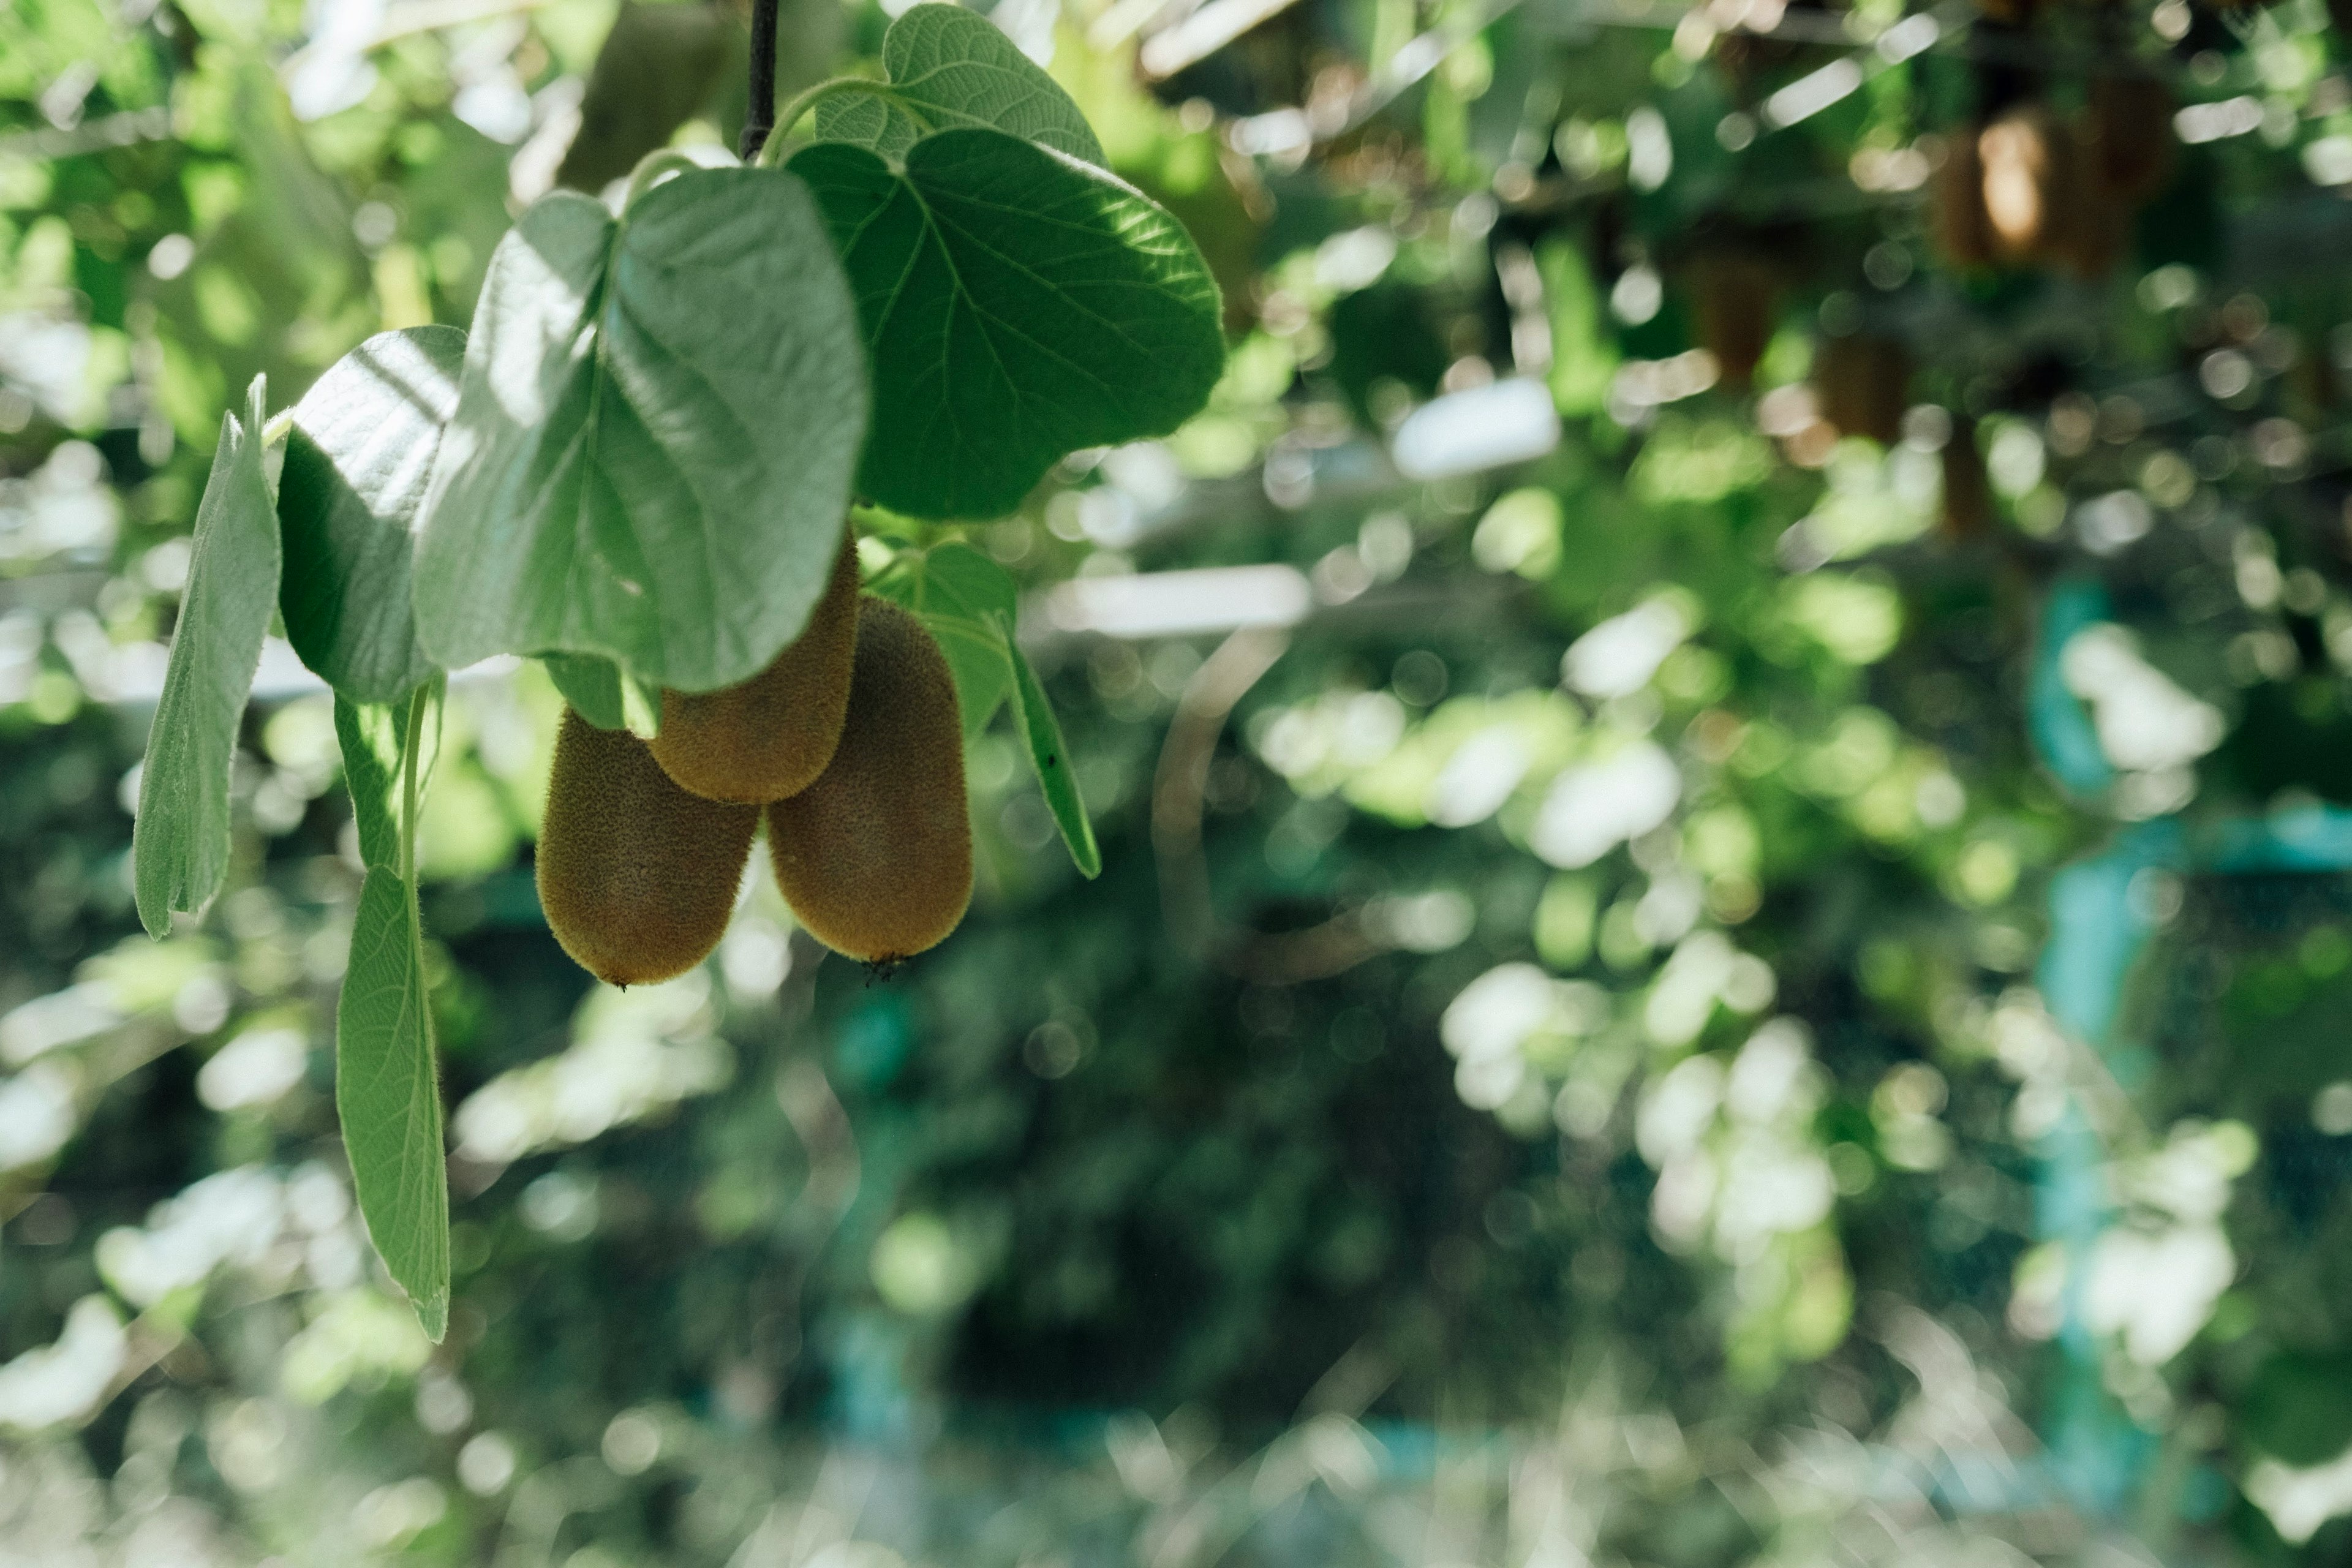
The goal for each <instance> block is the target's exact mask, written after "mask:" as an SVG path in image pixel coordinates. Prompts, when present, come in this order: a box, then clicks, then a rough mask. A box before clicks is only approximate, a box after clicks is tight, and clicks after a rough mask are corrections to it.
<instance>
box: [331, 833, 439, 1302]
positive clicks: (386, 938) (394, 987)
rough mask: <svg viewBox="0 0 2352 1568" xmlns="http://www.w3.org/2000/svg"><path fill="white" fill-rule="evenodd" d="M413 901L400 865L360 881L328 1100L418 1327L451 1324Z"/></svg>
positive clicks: (378, 1243)
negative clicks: (332, 1091)
mask: <svg viewBox="0 0 2352 1568" xmlns="http://www.w3.org/2000/svg"><path fill="white" fill-rule="evenodd" d="M424 961H425V952H424V942H423V935H422V932H421V931H419V930H418V928H417V923H416V900H415V895H414V894H413V893H412V892H411V890H410V888H409V885H408V884H407V883H406V882H404V881H403V880H402V879H401V877H400V874H399V872H397V871H394V870H388V869H385V868H383V867H371V868H369V870H368V873H367V879H366V880H364V881H363V882H362V883H361V884H360V907H359V912H358V915H357V917H356V919H355V920H354V921H353V923H352V956H351V966H350V967H349V968H348V969H347V970H346V971H345V972H344V974H343V994H342V999H341V1003H340V1004H339V1005H337V1007H336V1009H335V1110H336V1113H337V1115H338V1116H339V1117H340V1118H341V1121H342V1125H343V1147H344V1149H345V1150H346V1151H347V1152H349V1154H350V1156H351V1163H352V1186H353V1187H354V1188H355V1189H356V1190H357V1192H358V1194H359V1204H360V1215H361V1217H362V1218H363V1219H365V1220H366V1221H367V1229H368V1238H369V1239H370V1240H371V1241H373V1242H374V1243H375V1249H376V1251H377V1252H378V1253H379V1254H381V1255H382V1257H383V1263H384V1267H385V1268H388V1269H390V1270H391V1271H392V1277H393V1279H395V1280H397V1281H398V1282H399V1284H400V1288H401V1289H403V1290H405V1291H407V1292H408V1300H409V1302H410V1304H411V1305H412V1306H414V1307H415V1309H416V1319H417V1321H418V1322H420V1323H422V1324H424V1326H425V1333H426V1334H428V1335H430V1336H431V1337H432V1338H433V1339H435V1340H436V1341H437V1340H439V1339H440V1338H441V1336H442V1334H443V1333H444V1332H446V1331H447V1329H448V1325H449V1173H448V1163H447V1160H446V1155H445V1153H444V1152H443V1147H442V1134H441V1089H440V1084H439V1082H438V1081H437V1075H436V1071H435V1068H434V1060H433V1016H432V1012H431V1010H430V1008H429V1007H428V1006H427V1005H426V1000H425V962H424Z"/></svg>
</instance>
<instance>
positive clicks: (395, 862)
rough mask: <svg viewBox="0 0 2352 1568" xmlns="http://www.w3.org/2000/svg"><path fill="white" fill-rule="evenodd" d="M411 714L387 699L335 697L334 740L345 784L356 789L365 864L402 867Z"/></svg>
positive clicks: (355, 807) (355, 815)
mask: <svg viewBox="0 0 2352 1568" xmlns="http://www.w3.org/2000/svg"><path fill="white" fill-rule="evenodd" d="M405 721H406V715H405V714H404V712H402V711H401V710H399V709H397V708H393V707H388V706H385V705H383V704H382V703H375V702H367V703H359V702H353V701H352V700H351V699H350V698H348V697H344V696H341V695H340V694H338V695H337V696H336V698H335V739H336V741H337V742H340V743H341V746H342V752H343V784H344V787H345V788H347V789H349V790H350V791H351V792H352V824H353V826H356V827H357V828H358V829H359V837H360V862H361V864H362V865H364V866H365V867H367V868H369V869H370V870H377V869H383V870H388V871H397V870H398V869H399V868H400V744H401V726H402V725H403V724H404V722H405Z"/></svg>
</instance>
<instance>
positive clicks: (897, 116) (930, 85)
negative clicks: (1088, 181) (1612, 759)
mask: <svg viewBox="0 0 2352 1568" xmlns="http://www.w3.org/2000/svg"><path fill="white" fill-rule="evenodd" d="M882 72H883V75H884V77H885V78H886V79H887V87H885V86H884V85H883V84H881V83H877V84H876V86H875V90H871V91H858V92H851V93H842V94H837V95H835V96H833V97H830V98H826V99H824V100H822V101H820V102H819V103H818V104H817V108H816V134H817V138H818V140H820V141H824V142H853V143H855V144H856V145H857V146H860V147H863V148H865V149H866V151H868V152H870V153H877V154H879V155H880V156H881V157H883V158H886V159H888V160H890V161H892V162H894V163H895V162H897V161H898V160H899V159H902V158H904V157H905V156H906V155H907V150H908V148H909V147H912V146H913V145H914V144H915V143H916V142H917V141H919V139H921V138H922V137H923V136H925V135H928V134H929V133H930V132H934V131H950V130H954V129H956V128H958V127H970V126H985V127H988V128H991V129H993V130H997V131H1003V132H1008V133H1009V134H1011V135H1014V136H1019V137H1021V138H1023V139H1024V140H1026V141H1030V142H1036V143H1037V144H1038V145H1040V146H1044V147H1051V148H1053V149H1054V151H1055V152H1056V153H1068V154H1069V155H1070V156H1071V157H1073V158H1078V159H1082V160H1084V161H1085V162H1087V163H1093V164H1095V165H1097V166H1098V167H1099V166H1102V165H1103V164H1105V163H1107V162H1108V160H1106V159H1105V158H1104V157H1103V150H1102V143H1101V142H1097V141H1096V140H1095V132H1094V127H1092V126H1090V125H1088V124H1087V117H1086V116H1085V115H1084V114H1081V113H1080V112H1079V111H1078V106H1077V105H1076V104H1075V103H1073V102H1071V101H1070V95H1069V94H1068V93H1066V92H1064V91H1063V90H1062V86H1061V84H1060V83H1059V82H1057V81H1055V79H1053V78H1052V77H1050V76H1047V75H1046V74H1045V71H1044V70H1043V69H1041V68H1039V67H1038V66H1037V65H1036V64H1035V63H1034V61H1032V60H1031V59H1030V58H1029V57H1028V56H1026V55H1024V54H1023V53H1022V52H1021V51H1020V50H1019V49H1018V48H1016V47H1013V40H1012V39H1011V38H1008V37H1005V36H1004V32H1003V29H1002V28H1000V27H999V26H996V24H995V23H993V22H991V21H988V20H987V19H985V18H984V17H982V16H980V15H979V14H978V13H976V12H972V11H967V10H965V9H964V8H963V7H962V6H961V5H917V6H915V7H914V8H913V9H911V10H909V11H908V12H907V13H906V14H905V15H903V16H900V17H899V18H898V20H897V21H895V22H893V23H891V24H890V30H889V32H888V33H887V34H885V35H884V36H883V38H882ZM780 129H784V130H789V129H790V127H789V126H786V127H780Z"/></svg>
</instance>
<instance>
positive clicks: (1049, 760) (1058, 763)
mask: <svg viewBox="0 0 2352 1568" xmlns="http://www.w3.org/2000/svg"><path fill="white" fill-rule="evenodd" d="M996 624H997V630H998V631H999V633H1000V634H1001V635H1002V636H1003V639H1004V658H1005V662H1006V663H1007V665H1009V666H1010V668H1011V670H1012V676H1013V716H1014V717H1015V718H1017V719H1018V720H1019V721H1020V722H1021V736H1022V739H1023V740H1024V741H1026V742H1028V743H1029V765H1030V767H1031V768H1033V769H1034V770H1035V772H1036V774H1037V786H1038V788H1040V789H1042V790H1043V791H1045V805H1046V807H1047V809H1049V810H1050V811H1052V812H1053V814H1054V825H1055V826H1056V827H1059V828H1060V829H1061V830H1062V842H1063V843H1064V844H1066V845H1067V846H1068V847H1069V851H1070V858H1071V859H1072V860H1073V861H1074V862H1076V865H1077V868H1078V871H1079V873H1080V874H1081V875H1083V876H1087V877H1093V876H1097V875H1099V874H1100V872H1101V871H1102V850H1101V849H1100V848H1099V847H1097V846H1096V844H1095V825H1094V824H1093V823H1092V822H1091V821H1089V820H1088V819H1087V803H1086V801H1085V800H1084V799H1083V798H1082V797H1081V796H1080V795H1079V794H1078V777H1077V774H1076V773H1073V772H1072V771H1071V770H1070V754H1069V749H1068V748H1067V747H1066V746H1065V745H1064V744H1063V743H1062V723H1061V721H1060V720H1058V719H1056V718H1055V717H1054V705H1053V704H1052V703H1051V702H1049V701H1047V700H1045V686H1044V684H1043V683H1041V682H1040V681H1039V680H1038V679H1037V672H1036V671H1035V670H1034V669H1032V668H1029V658H1028V656H1027V655H1026V654H1024V653H1023V652H1022V651H1021V645H1020V644H1019V643H1017V642H1015V641H1013V623H1012V622H1011V621H1010V620H1004V619H1000V620H999V621H998V622H997V623H996Z"/></svg>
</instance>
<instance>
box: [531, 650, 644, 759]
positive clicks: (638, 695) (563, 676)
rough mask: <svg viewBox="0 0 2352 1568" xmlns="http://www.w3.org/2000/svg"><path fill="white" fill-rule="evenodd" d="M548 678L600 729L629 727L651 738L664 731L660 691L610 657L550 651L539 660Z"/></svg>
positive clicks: (565, 698)
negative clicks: (648, 689) (649, 687)
mask: <svg viewBox="0 0 2352 1568" xmlns="http://www.w3.org/2000/svg"><path fill="white" fill-rule="evenodd" d="M540 662H541V664H544V665H545V666H547V678H548V679H550V680H552V681H553V682H555V689H556V690H557V691H559V692H561V693H562V697H563V700H564V701H566V702H568V703H570V704H571V705H572V707H573V708H575V709H577V710H579V712H580V717H582V718H583V719H585V720H587V721H588V722H590V723H591V724H593V725H595V726H596V728H598V729H599V730H628V731H634V732H635V733H636V734H639V735H642V736H644V737H646V739H647V740H651V739H652V738H653V737H654V736H655V735H657V734H659V733H660V732H661V694H660V693H659V692H658V691H647V690H646V688H645V684H644V683H643V682H642V681H640V680H638V679H636V678H635V676H632V675H631V674H630V673H629V672H628V671H627V670H625V669H623V668H621V667H620V666H619V665H617V664H614V662H613V661H612V660H611V659H609V658H596V657H595V656H594V655H593V654H581V653H551V654H549V655H547V656H546V657H544V658H541V660H540Z"/></svg>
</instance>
